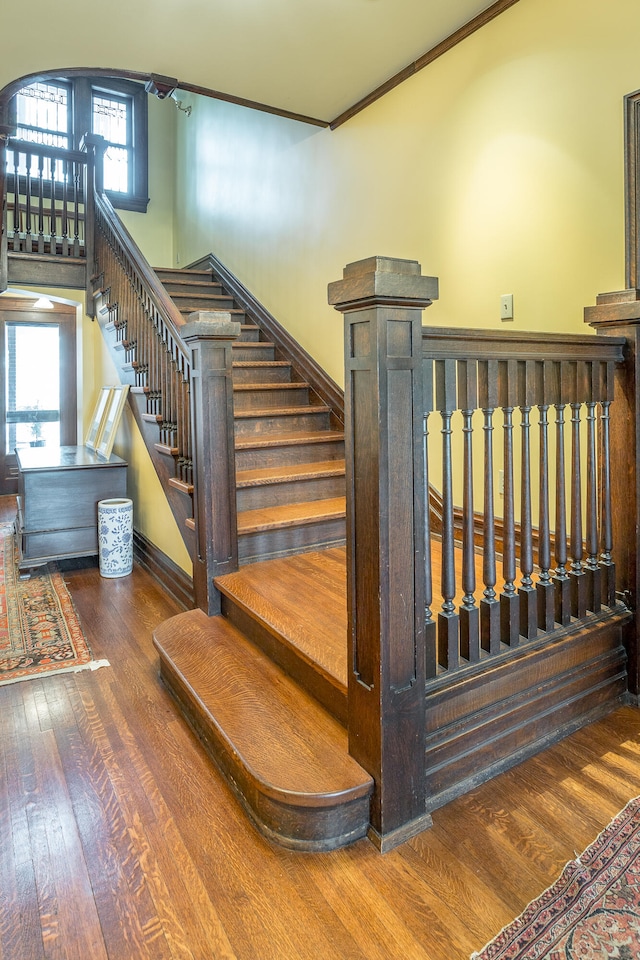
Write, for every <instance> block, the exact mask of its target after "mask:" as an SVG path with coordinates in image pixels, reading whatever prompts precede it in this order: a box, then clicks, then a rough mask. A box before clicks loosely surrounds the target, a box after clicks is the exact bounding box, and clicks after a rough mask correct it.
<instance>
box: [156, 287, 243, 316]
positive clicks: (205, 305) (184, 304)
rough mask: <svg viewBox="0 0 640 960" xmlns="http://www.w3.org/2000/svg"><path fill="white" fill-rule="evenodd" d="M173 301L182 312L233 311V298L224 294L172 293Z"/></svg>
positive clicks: (212, 292)
mask: <svg viewBox="0 0 640 960" xmlns="http://www.w3.org/2000/svg"><path fill="white" fill-rule="evenodd" d="M171 299H172V300H173V302H174V303H175V305H176V307H177V308H178V310H180V312H181V313H182V312H184V311H185V310H191V311H193V310H233V309H234V306H233V303H234V301H233V297H227V296H226V295H225V294H223V293H215V292H214V291H213V290H212V291H211V293H172V294H171Z"/></svg>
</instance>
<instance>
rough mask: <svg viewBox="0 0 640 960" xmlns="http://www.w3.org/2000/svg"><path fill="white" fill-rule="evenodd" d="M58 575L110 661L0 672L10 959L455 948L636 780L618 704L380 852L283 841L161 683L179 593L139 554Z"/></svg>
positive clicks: (635, 787)
mask: <svg viewBox="0 0 640 960" xmlns="http://www.w3.org/2000/svg"><path fill="white" fill-rule="evenodd" d="M3 506H4V509H5V510H6V512H7V513H9V514H10V513H11V509H10V505H5V504H3V502H0V515H2V512H3V509H2V508H3ZM65 577H66V580H67V582H68V583H69V585H70V589H71V592H72V595H73V597H74V601H75V603H76V606H77V609H78V613H79V615H80V619H81V621H82V623H83V626H84V629H85V631H86V634H87V636H88V638H89V641H90V643H91V645H92V649H93V653H94V656H95V657H96V658H103V657H104V658H107V659H108V660H109V661H110V663H111V666H110V667H104V668H102V669H100V670H97V671H96V672H95V673H90V672H85V673H80V674H77V675H63V676H60V677H50V678H47V679H38V680H31V681H27V682H24V683H18V684H14V685H12V686H8V687H2V688H0V960H41V958H64V960H66V958H74V960H76V958H77V960H147V958H149V960H165V958H166V960H178V958H179V960H343V958H348V960H396V958H397V960H400V958H402V960H458V958H460V960H462V958H467V957H468V956H469V955H470V953H471V952H472V951H473V950H476V949H479V948H480V947H481V946H482V945H483V944H484V943H485V942H486V941H487V940H488V939H489V938H490V937H492V936H493V935H494V934H495V933H497V932H498V931H499V930H500V928H501V927H502V926H503V925H504V924H505V923H507V922H508V921H510V920H511V919H512V918H513V917H514V916H515V915H516V914H517V913H519V912H520V910H522V908H523V907H524V906H525V904H526V903H527V902H528V901H529V900H530V899H531V898H532V897H535V896H536V895H537V894H539V893H540V892H541V891H542V890H543V889H544V888H545V887H546V886H548V885H549V884H550V883H551V882H552V881H553V880H554V879H555V878H556V876H557V874H558V873H559V872H560V870H561V868H562V866H563V865H564V863H565V862H566V861H567V860H568V859H570V858H572V857H574V855H575V854H576V853H577V852H580V851H581V850H582V849H583V848H584V847H585V846H586V845H587V844H588V843H590V842H591V841H592V840H593V839H594V838H595V836H596V835H597V834H598V832H599V831H600V830H601V829H602V828H603V827H604V826H605V825H606V823H607V822H608V821H609V820H610V819H611V817H612V816H613V815H614V814H615V813H616V812H617V811H618V810H619V809H620V808H621V807H622V806H623V805H624V804H625V803H626V802H627V801H628V800H629V799H630V798H631V797H633V796H635V795H636V794H638V793H640V711H638V710H636V709H633V708H630V707H626V708H622V709H620V710H618V711H617V712H616V713H614V714H613V715H611V716H610V717H608V718H607V719H605V720H602V721H599V722H598V723H596V724H593V725H591V726H590V727H588V728H586V729H584V730H582V731H580V732H578V733H576V734H574V735H573V736H572V737H570V738H569V739H568V740H566V741H564V742H563V743H562V744H559V745H557V746H555V747H553V748H552V749H550V750H547V751H546V752H545V753H543V754H541V755H539V756H538V757H535V758H533V759H531V760H528V761H527V762H526V763H524V764H522V765H521V766H520V767H518V768H516V769H514V770H512V771H510V772H508V773H506V774H504V775H502V776H501V777H499V778H497V779H495V780H493V781H492V782H491V783H489V784H486V785H484V786H482V787H481V788H479V789H477V790H475V791H473V792H472V793H470V794H469V795H467V796H466V797H462V798H460V799H458V800H456V801H455V802H453V803H451V804H450V805H449V806H447V807H444V808H442V809H440V810H437V811H435V813H434V815H433V820H434V826H433V828H432V829H431V830H428V831H426V832H425V833H423V834H421V835H420V836H419V837H416V838H415V839H413V840H411V841H410V842H409V843H407V844H405V845H403V846H401V847H399V848H398V849H396V850H394V851H392V852H391V853H389V854H387V855H385V856H382V855H380V854H379V853H378V852H377V851H376V849H375V848H374V847H373V845H372V844H370V843H369V842H368V841H366V840H362V841H359V842H358V843H356V844H355V845H353V846H351V847H348V848H345V849H343V850H339V851H336V852H334V853H329V854H302V853H293V852H291V851H287V850H284V849H281V848H279V847H277V846H275V845H274V844H271V843H270V842H269V841H267V840H265V839H264V838H263V837H261V836H260V835H258V834H257V833H256V832H255V830H254V829H253V827H252V826H251V824H250V822H249V821H248V820H247V818H246V816H245V814H244V813H243V812H242V810H241V809H240V807H239V805H238V803H237V802H236V800H235V799H234V797H233V795H232V794H231V792H230V790H229V789H228V787H227V785H226V784H225V783H224V781H223V780H222V778H221V777H220V776H219V774H218V773H217V772H216V770H215V769H214V768H213V767H212V766H211V764H210V762H209V761H208V759H207V757H206V756H205V754H204V751H203V750H202V749H201V747H200V744H199V743H198V741H197V740H196V739H195V737H194V736H193V735H192V734H191V732H190V731H189V729H188V728H187V727H186V725H185V724H184V722H183V721H182V719H181V717H180V715H179V713H178V711H177V709H176V707H175V706H174V704H173V702H172V700H171V698H170V697H169V695H168V693H167V692H166V691H165V690H164V689H163V688H162V686H161V685H160V684H159V682H158V678H157V659H156V655H155V651H154V650H153V647H152V643H151V630H152V628H153V627H154V626H155V625H156V624H157V623H159V622H160V621H162V620H164V619H166V618H167V617H169V616H171V615H172V614H174V613H176V612H177V608H176V607H175V605H174V604H173V602H172V601H171V600H170V599H168V598H167V597H166V596H164V595H163V593H162V591H161V590H160V589H159V588H158V587H157V585H156V584H155V583H154V581H153V580H151V579H150V578H149V576H148V575H147V574H146V573H145V572H144V571H142V570H141V569H139V568H137V567H136V568H135V569H134V573H133V574H132V576H131V577H127V578H124V579H122V580H103V579H101V578H100V576H99V573H98V571H97V569H96V567H95V566H93V565H90V564H87V565H86V566H84V567H82V566H76V568H75V569H70V570H68V571H67V572H66V574H65Z"/></svg>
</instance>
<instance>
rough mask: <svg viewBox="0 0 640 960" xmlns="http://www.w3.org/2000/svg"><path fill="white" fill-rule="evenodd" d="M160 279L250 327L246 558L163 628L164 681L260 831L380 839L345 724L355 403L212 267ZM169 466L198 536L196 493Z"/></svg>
mask: <svg viewBox="0 0 640 960" xmlns="http://www.w3.org/2000/svg"><path fill="white" fill-rule="evenodd" d="M156 273H157V276H158V277H159V279H160V281H161V282H162V284H163V285H164V287H165V290H166V291H167V293H168V294H169V296H170V297H171V299H172V300H173V302H174V304H175V305H176V307H177V308H178V309H179V310H180V312H181V313H182V314H183V316H184V317H185V320H186V319H187V318H188V317H189V315H190V314H192V313H193V312H195V311H225V312H228V313H231V315H232V318H233V319H236V320H238V321H239V322H240V323H241V335H240V338H239V339H238V340H237V341H236V342H235V343H234V344H233V348H232V350H233V394H234V423H235V459H236V502H237V524H238V554H239V559H240V564H241V567H240V570H239V571H238V572H237V573H231V574H228V575H227V576H224V577H221V578H219V579H217V580H216V586H217V588H218V589H219V590H220V592H221V595H222V615H221V616H219V617H211V618H209V617H207V616H206V615H205V614H204V613H203V612H202V611H201V610H193V611H188V612H186V613H183V614H180V615H179V616H177V617H174V618H172V619H171V620H169V621H167V622H166V623H164V624H161V625H160V627H158V628H157V629H156V631H155V633H154V642H155V645H156V648H157V649H158V652H159V654H160V669H161V676H162V678H163V680H164V682H165V683H166V685H167V686H168V687H169V689H170V690H171V692H172V693H173V695H174V697H175V698H176V699H177V701H178V702H179V704H180V706H181V709H182V711H183V713H184V715H185V717H186V718H187V720H188V722H189V723H190V725H191V726H192V728H193V729H194V730H195V731H196V732H197V734H198V735H199V737H200V738H201V739H202V741H203V743H204V744H205V746H206V748H207V750H208V752H209V753H210V755H211V756H212V757H213V759H214V760H215V762H216V763H217V765H218V766H219V767H220V768H221V770H222V771H223V772H224V773H225V774H226V776H227V779H228V781H229V783H230V785H231V787H232V789H234V791H235V792H236V794H237V796H238V798H239V799H240V801H241V802H242V804H243V805H244V807H245V809H246V810H247V812H248V813H249V815H250V816H251V818H252V819H253V821H254V822H255V824H256V825H257V826H258V828H259V829H260V830H261V831H262V832H263V833H264V834H265V835H266V836H268V837H270V838H272V839H276V840H277V841H278V842H279V843H281V844H284V845H286V846H289V847H292V848H295V849H303V850H330V849H333V848H335V847H339V846H342V845H344V844H345V843H350V842H352V841H353V840H356V839H358V838H359V837H362V836H365V834H366V832H367V829H368V825H369V802H370V797H371V794H372V791H373V781H372V779H371V777H370V776H369V775H368V774H367V773H366V772H365V771H364V770H363V769H362V768H361V767H360V766H359V765H358V764H357V763H356V762H355V761H354V760H353V759H352V758H351V757H350V756H349V752H348V744H347V734H346V730H345V727H344V724H346V719H347V665H346V659H347V656H346V653H347V651H346V597H345V556H344V540H345V496H344V492H345V464H344V434H343V430H342V424H341V422H340V411H339V410H335V409H332V408H331V406H330V405H329V404H328V403H326V402H324V401H323V399H322V398H321V387H320V389H318V388H317V387H316V385H315V384H313V383H312V382H311V380H310V379H309V378H308V377H307V378H306V379H305V376H304V375H303V373H301V372H300V371H299V369H298V367H297V366H296V365H295V364H294V362H292V359H291V357H289V356H287V355H285V353H286V351H285V349H283V347H282V345H281V344H278V343H277V342H275V341H274V339H273V338H272V337H270V335H269V331H265V330H264V329H263V328H262V327H261V325H260V324H259V322H258V321H259V316H258V318H256V317H254V316H252V311H251V310H247V309H246V307H245V306H243V305H238V302H237V300H236V299H235V298H234V297H233V296H232V295H230V294H229V293H228V292H227V291H226V290H225V289H224V287H223V285H222V284H221V282H220V281H219V280H217V279H216V277H215V276H214V274H213V271H212V270H211V269H206V270H172V269H158V270H157V271H156ZM97 300H98V314H100V315H101V316H102V318H103V320H104V321H106V326H107V327H112V328H113V327H115V323H116V322H118V323H120V327H121V328H120V330H119V331H118V332H117V341H118V343H117V350H118V351H119V353H120V355H121V359H122V360H123V361H124V365H123V366H124V377H125V378H126V377H128V378H129V379H130V382H132V383H134V384H135V381H136V380H140V376H139V375H137V374H136V360H135V343H133V342H131V341H129V340H128V339H127V331H126V329H122V320H119V321H115V320H113V318H114V317H115V316H116V314H117V311H116V310H114V305H113V304H110V303H109V291H108V290H100V291H98V292H97ZM112 336H113V337H116V333H115V332H114V334H113V335H112ZM114 346H116V345H114ZM123 354H124V355H123ZM132 400H133V403H134V405H136V406H137V407H138V413H139V419H140V422H141V423H142V424H143V427H144V430H145V433H146V434H147V440H149V436H150V435H149V431H150V430H153V429H157V428H156V424H158V425H159V424H160V423H161V422H162V411H161V410H159V409H157V399H156V398H153V397H150V396H149V394H148V392H147V391H146V390H145V387H144V384H142V385H141V384H140V383H138V384H137V386H134V387H133V397H132ZM154 404H155V405H154ZM147 445H148V446H149V442H148V443H147ZM151 446H152V454H153V455H154V457H155V458H156V460H157V459H158V458H161V459H162V458H164V460H165V461H166V462H168V461H169V460H170V458H171V457H172V455H173V451H172V448H171V446H170V445H168V444H166V443H164V442H161V441H158V438H157V437H156V438H155V442H153V443H152V444H151ZM166 473H167V477H168V479H167V483H168V487H169V491H170V495H171V497H173V498H174V499H175V497H176V496H177V497H179V498H180V500H181V503H182V509H179V510H178V511H177V512H176V509H175V508H174V513H175V514H176V516H177V517H178V519H180V517H181V516H182V517H183V525H184V529H185V540H186V542H187V543H189V536H193V534H192V533H191V531H193V528H194V521H193V512H192V510H191V495H192V493H193V487H192V486H191V484H190V483H188V482H185V480H183V479H179V478H176V477H174V476H171V475H170V474H171V473H172V471H171V470H170V469H169V468H168V467H167V470H166ZM305 611H306V612H305Z"/></svg>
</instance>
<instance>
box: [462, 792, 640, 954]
mask: <svg viewBox="0 0 640 960" xmlns="http://www.w3.org/2000/svg"><path fill="white" fill-rule="evenodd" d="M638 957H640V797H638V798H636V799H635V800H632V801H631V802H630V803H629V804H627V806H626V807H625V808H624V810H623V811H622V813H620V814H618V816H617V817H616V818H615V820H613V821H612V822H611V823H610V824H609V826H608V827H606V829H605V830H603V832H602V833H601V834H600V836H599V837H598V838H597V840H595V841H594V843H592V844H591V846H590V847H588V848H587V850H585V852H584V853H583V854H582V856H581V857H579V858H578V859H577V860H573V861H572V862H571V863H568V864H567V866H566V867H565V868H564V871H563V872H562V875H561V876H560V878H559V879H558V880H556V882H555V883H554V884H553V886H552V887H549V889H548V890H546V891H545V892H544V893H543V894H542V896H541V897H539V898H538V899H537V900H534V901H533V902H532V903H530V904H529V906H528V907H527V908H526V909H525V910H524V912H523V913H522V914H521V915H520V916H519V917H518V919H517V920H514V921H513V923H512V924H510V926H508V927H505V929H504V930H503V931H502V932H501V933H500V934H498V936H497V937H496V938H495V940H492V941H491V943H489V944H487V946H486V947H485V948H484V949H483V950H481V951H480V953H474V954H473V955H472V960H636V958H638Z"/></svg>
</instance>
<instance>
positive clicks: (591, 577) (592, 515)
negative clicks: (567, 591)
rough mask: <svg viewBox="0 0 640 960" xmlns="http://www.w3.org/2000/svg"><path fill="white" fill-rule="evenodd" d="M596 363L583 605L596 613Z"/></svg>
mask: <svg viewBox="0 0 640 960" xmlns="http://www.w3.org/2000/svg"><path fill="white" fill-rule="evenodd" d="M599 369H600V364H599V363H594V362H590V363H589V364H588V365H587V370H588V383H587V565H586V580H587V608H588V609H589V610H591V611H593V613H598V612H599V611H600V608H601V607H602V571H601V570H600V567H599V566H598V485H597V481H596V478H597V473H596V471H597V466H598V465H597V457H596V401H597V397H598V387H599V383H598V374H599Z"/></svg>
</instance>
